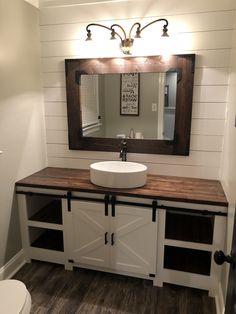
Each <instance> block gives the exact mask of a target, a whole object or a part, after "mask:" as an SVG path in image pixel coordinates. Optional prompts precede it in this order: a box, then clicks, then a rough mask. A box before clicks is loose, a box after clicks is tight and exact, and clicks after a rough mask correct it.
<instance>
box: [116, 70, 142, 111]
mask: <svg viewBox="0 0 236 314" xmlns="http://www.w3.org/2000/svg"><path fill="white" fill-rule="evenodd" d="M139 82H140V78H139V73H123V74H121V84H120V85H121V95H120V114H121V115H124V116H138V115H139Z"/></svg>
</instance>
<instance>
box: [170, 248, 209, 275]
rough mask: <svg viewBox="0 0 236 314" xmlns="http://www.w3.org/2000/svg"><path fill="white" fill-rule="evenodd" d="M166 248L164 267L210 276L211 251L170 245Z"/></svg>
mask: <svg viewBox="0 0 236 314" xmlns="http://www.w3.org/2000/svg"><path fill="white" fill-rule="evenodd" d="M164 250H165V253H164V254H165V255H164V256H165V257H164V268H167V269H173V270H179V271H184V272H189V273H195V274H201V275H208V276H210V270H211V252H208V251H202V250H193V249H186V248H179V247H174V246H168V245H165V249H164Z"/></svg>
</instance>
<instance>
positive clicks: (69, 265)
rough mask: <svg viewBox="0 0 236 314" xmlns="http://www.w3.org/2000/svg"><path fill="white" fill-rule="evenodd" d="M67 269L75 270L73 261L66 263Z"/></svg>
mask: <svg viewBox="0 0 236 314" xmlns="http://www.w3.org/2000/svg"><path fill="white" fill-rule="evenodd" d="M65 270H70V271H73V264H72V263H69V262H68V263H65Z"/></svg>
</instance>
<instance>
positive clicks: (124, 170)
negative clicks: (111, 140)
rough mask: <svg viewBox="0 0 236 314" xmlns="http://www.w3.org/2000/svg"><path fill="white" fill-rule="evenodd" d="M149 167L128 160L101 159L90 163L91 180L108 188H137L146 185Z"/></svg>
mask: <svg viewBox="0 0 236 314" xmlns="http://www.w3.org/2000/svg"><path fill="white" fill-rule="evenodd" d="M146 179H147V167H146V166H144V165H142V164H139V163H136V162H128V161H101V162H96V163H93V164H91V165H90V181H91V182H92V183H94V184H96V185H99V186H103V187H107V188H121V189H128V188H137V187H140V186H143V185H145V183H146Z"/></svg>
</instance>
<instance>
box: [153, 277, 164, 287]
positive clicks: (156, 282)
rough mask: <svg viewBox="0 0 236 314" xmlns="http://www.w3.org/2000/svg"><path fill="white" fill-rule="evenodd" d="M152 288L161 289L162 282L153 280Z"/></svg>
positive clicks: (156, 279)
mask: <svg viewBox="0 0 236 314" xmlns="http://www.w3.org/2000/svg"><path fill="white" fill-rule="evenodd" d="M153 286H154V287H163V281H162V280H160V279H158V278H155V279H154V280H153Z"/></svg>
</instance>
